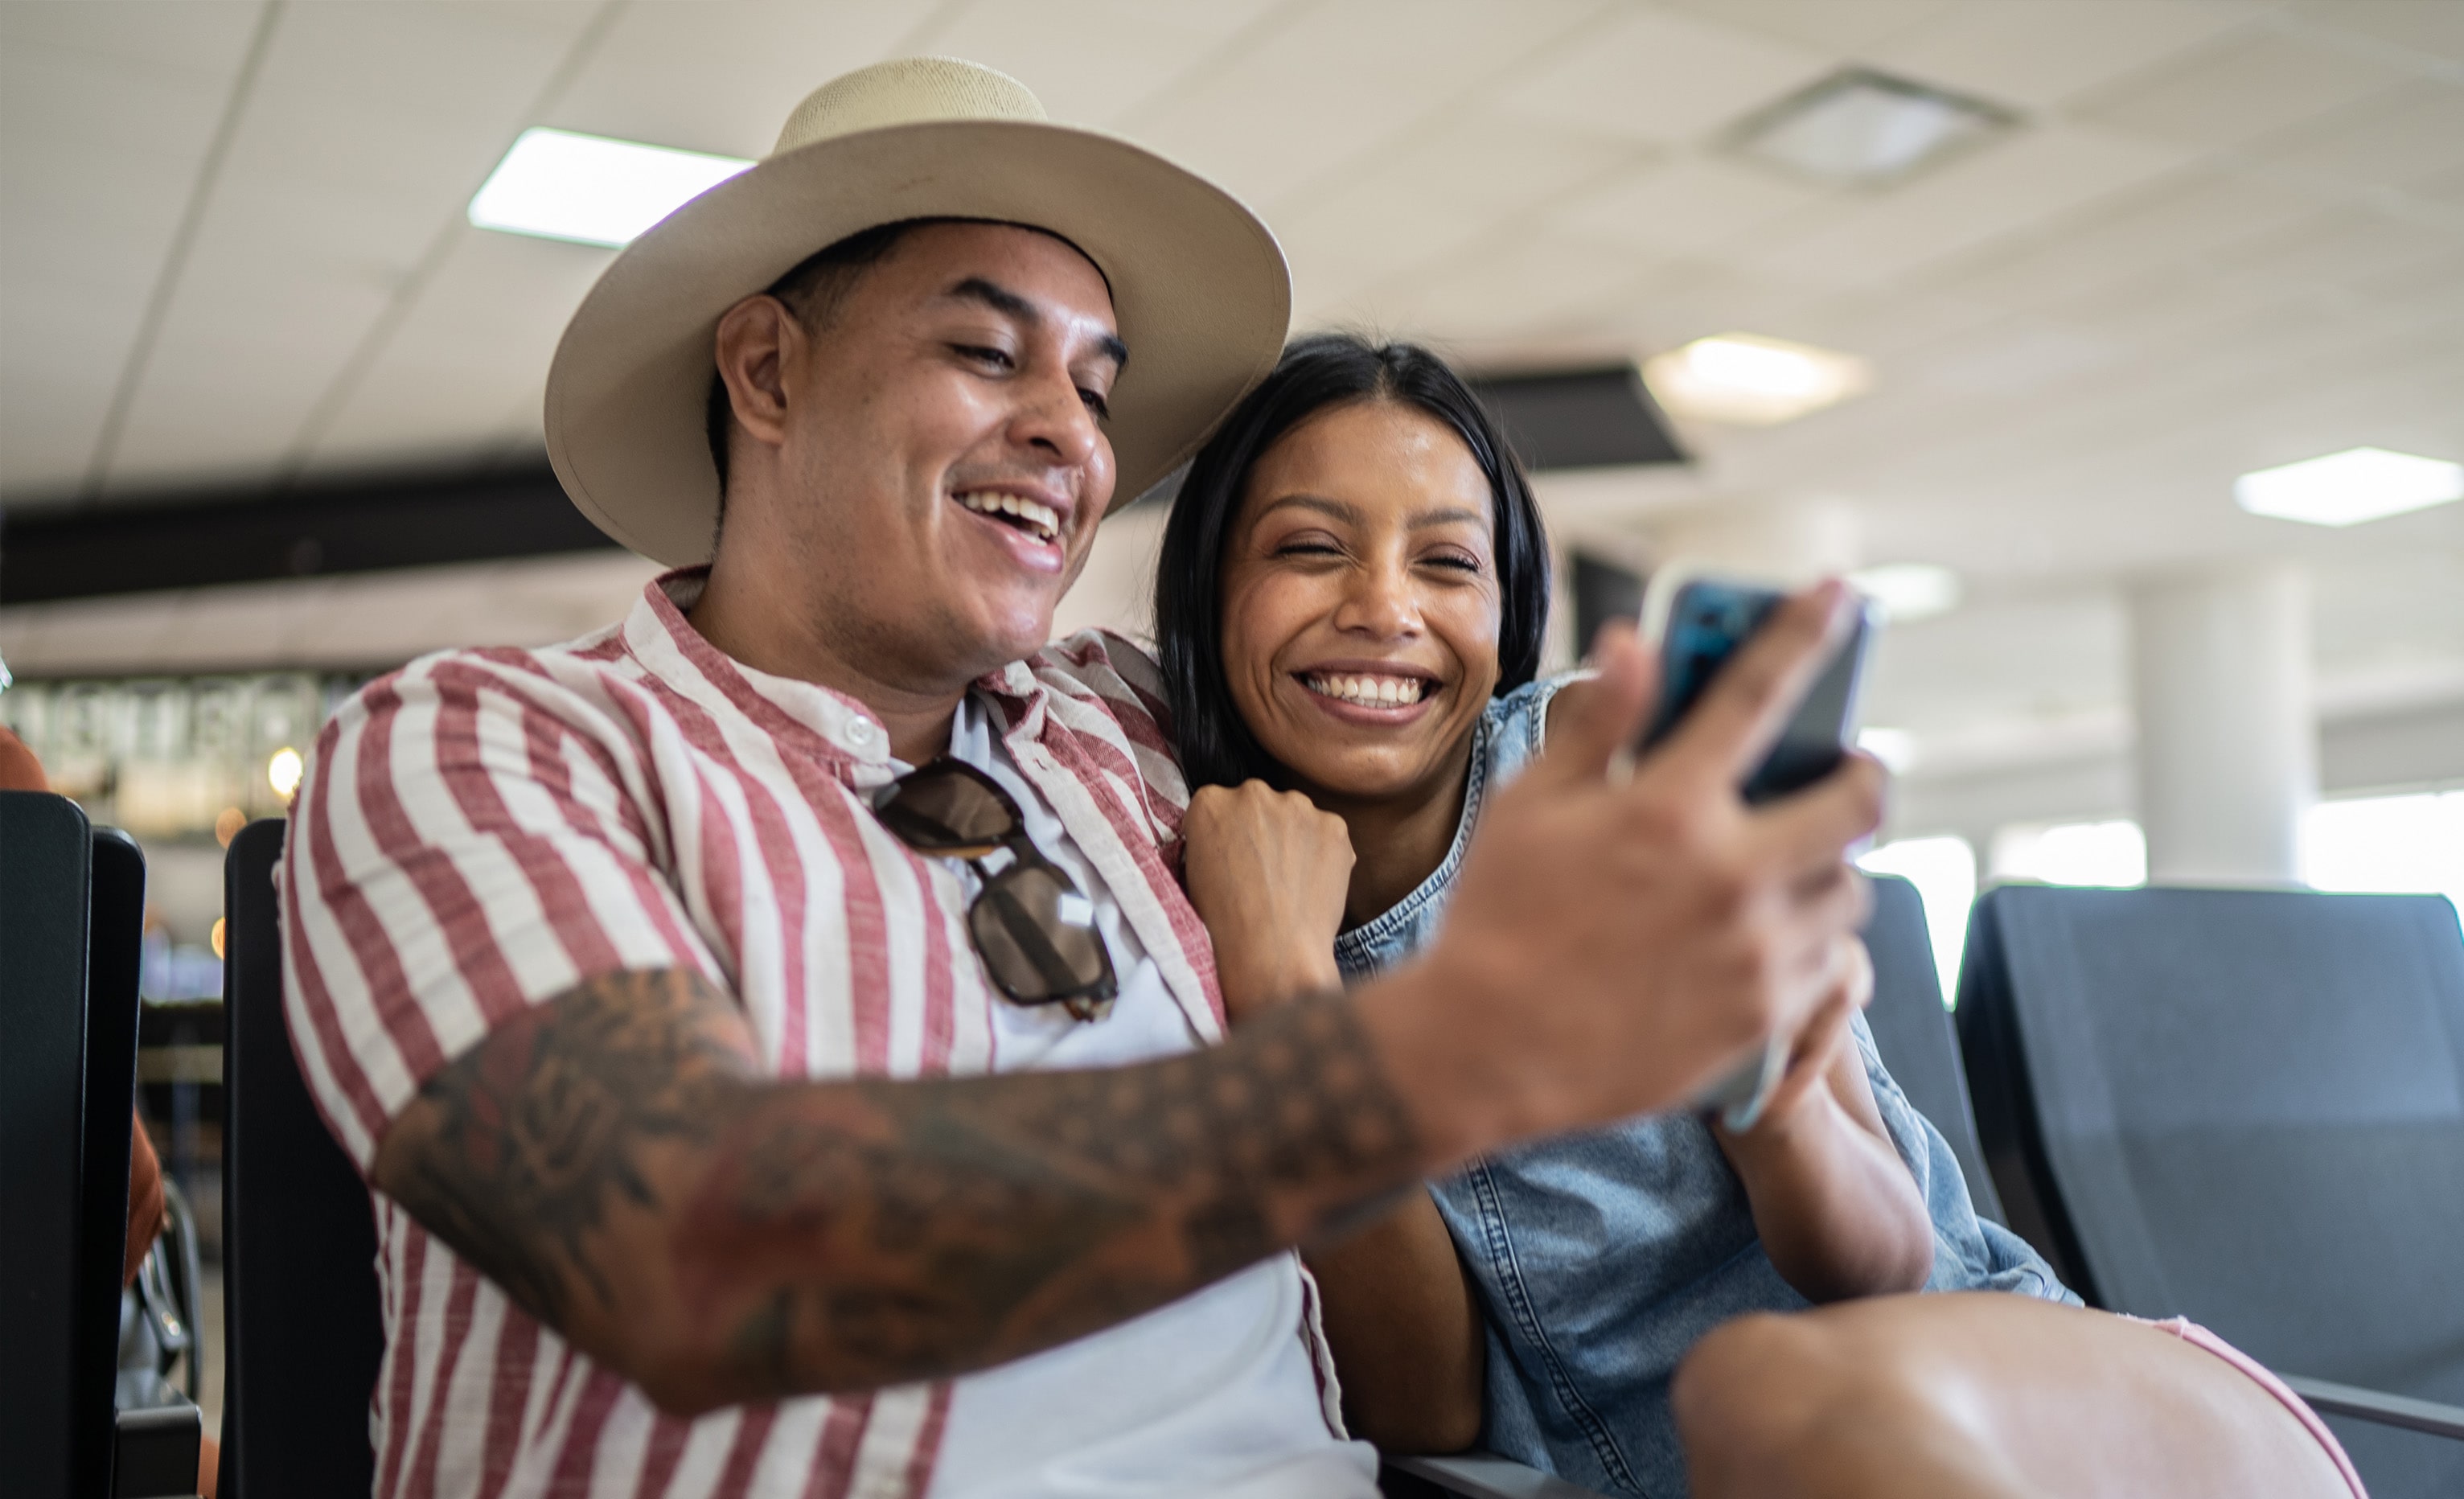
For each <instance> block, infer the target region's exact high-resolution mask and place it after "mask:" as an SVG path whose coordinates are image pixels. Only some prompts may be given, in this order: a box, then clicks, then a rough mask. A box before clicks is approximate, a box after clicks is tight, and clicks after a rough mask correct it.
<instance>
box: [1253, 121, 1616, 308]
mask: <svg viewBox="0 0 2464 1499" xmlns="http://www.w3.org/2000/svg"><path fill="white" fill-rule="evenodd" d="M1639 149H1640V148H1639V147H1636V146H1632V145H1627V144H1621V143H1617V142H1613V141H1608V140H1604V139H1601V138H1599V137H1596V136H1592V135H1588V134H1585V133H1583V132H1579V131H1573V130H1567V129H1563V128H1561V127H1558V126H1555V125H1551V124H1546V123H1543V122H1539V121H1529V120H1524V119H1520V118H1516V117H1511V116H1509V117H1505V118H1495V117H1490V116H1487V115H1485V114H1477V113H1476V114H1474V115H1472V116H1470V117H1469V118H1466V119H1464V120H1462V121H1455V122H1454V123H1451V124H1448V125H1444V126H1441V127H1440V128H1439V129H1437V130H1436V131H1434V132H1432V133H1430V134H1428V135H1427V136H1426V137H1425V138H1423V139H1419V140H1416V141H1414V142H1412V143H1410V144H1408V145H1406V146H1405V147H1403V148H1402V149H1401V150H1399V151H1397V152H1390V153H1387V154H1383V155H1380V156H1377V157H1375V158H1373V159H1371V160H1370V161H1367V162H1364V163H1362V164H1361V165H1359V166H1358V167H1356V168H1354V169H1353V170H1352V171H1349V172H1347V173H1346V174H1345V175H1344V176H1343V177H1341V178H1339V179H1336V180H1334V181H1332V182H1331V183H1326V184H1321V185H1320V186H1319V187H1316V188H1313V189H1312V190H1311V193H1310V201H1309V205H1308V206H1307V207H1305V208H1301V209H1294V210H1290V211H1287V212H1283V213H1279V214H1278V215H1277V216H1276V225H1275V230H1276V233H1277V235H1278V236H1279V237H1280V238H1281V239H1282V240H1283V242H1284V249H1285V253H1286V254H1288V255H1289V256H1290V257H1291V262H1292V276H1293V280H1294V282H1295V296H1296V298H1297V304H1296V305H1297V307H1298V309H1299V315H1298V319H1297V320H1298V321H1301V322H1304V323H1306V322H1308V321H1310V320H1313V318H1315V317H1316V316H1319V315H1321V314H1323V313H1325V312H1328V311H1331V309H1332V308H1334V307H1335V306H1337V305H1339V304H1340V303H1341V302H1342V301H1343V300H1345V299H1346V298H1349V297H1351V296H1352V295H1353V294H1354V293H1356V292H1358V291H1360V290H1361V289H1362V288H1363V287H1365V286H1366V285H1368V284H1369V283H1371V282H1373V281H1375V280H1379V279H1383V278H1386V277H1390V276H1397V275H1400V274H1402V273H1405V272H1408V271H1410V270H1412V269H1413V268H1416V267H1419V266H1424V265H1427V264H1428V263H1430V262H1431V261H1434V260H1438V259H1440V258H1441V257H1443V256H1446V255H1449V254H1455V253H1456V252H1458V251H1460V250H1462V249H1463V247H1464V246H1465V245H1466V244H1468V243H1470V242H1471V241H1472V240H1474V239H1476V238H1478V237H1479V236H1481V235H1483V234H1487V233H1491V232H1493V231H1495V232H1504V233H1508V234H1511V233H1519V232H1523V231H1525V230H1526V229H1528V227H1529V222H1530V219H1531V210H1532V209H1535V208H1536V207H1537V206H1538V205H1540V204H1541V203H1543V202H1545V201H1547V200H1548V199H1550V198H1551V197H1554V196H1555V195H1557V194H1558V193H1560V192H1563V191H1565V190H1566V189H1568V188H1569V187H1573V186H1574V185H1576V184H1579V183H1583V182H1586V181H1589V180H1592V179H1595V178H1597V177H1599V176H1600V175H1601V174H1603V173H1604V172H1608V171H1612V170H1614V169H1616V167H1617V165H1620V164H1621V163H1624V162H1628V161H1631V160H1633V159H1634V158H1635V157H1636V156H1637V155H1638V154H1639Z"/></svg>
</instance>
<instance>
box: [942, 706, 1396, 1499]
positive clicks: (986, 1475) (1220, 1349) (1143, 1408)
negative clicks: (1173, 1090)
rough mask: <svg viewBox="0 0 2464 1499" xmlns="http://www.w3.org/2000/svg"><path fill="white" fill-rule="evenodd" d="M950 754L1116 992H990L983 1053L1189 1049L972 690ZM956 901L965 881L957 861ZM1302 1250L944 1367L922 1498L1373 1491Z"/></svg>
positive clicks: (1039, 1060) (1187, 1033) (1040, 1059)
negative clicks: (1330, 1379) (1069, 904)
mask: <svg viewBox="0 0 2464 1499" xmlns="http://www.w3.org/2000/svg"><path fill="white" fill-rule="evenodd" d="M950 753H951V754H952V755H953V756H955V757H957V759H959V760H962V761H966V762H967V763H968V764H970V765H973V766H975V767H976V768H977V769H979V770H981V771H983V772H985V773H986V774H988V775H990V776H991V777H992V778H993V779H994V780H995V781H997V782H999V783H1001V789H1003V790H1004V791H1007V792H1008V793H1009V795H1010V799H1011V800H1012V801H1014V802H1016V803H1017V804H1018V806H1019V810H1020V811H1021V812H1022V813H1023V814H1024V816H1025V818H1026V828H1027V834H1028V836H1029V837H1030V838H1032V839H1033V840H1034V842H1035V847H1036V849H1038V850H1039V851H1040V852H1042V853H1043V854H1044V856H1045V858H1047V859H1050V860H1051V861H1052V862H1053V863H1055V864H1057V865H1059V866H1060V867H1061V868H1063V869H1064V870H1067V871H1068V873H1069V877H1070V878H1071V879H1073V880H1075V881H1076V882H1077V884H1078V888H1079V890H1081V891H1082V892H1084V893H1086V895H1087V896H1088V898H1089V900H1090V901H1091V902H1092V903H1093V906H1094V911H1095V921H1096V925H1097V927H1098V929H1099V930H1100V931H1101V932H1102V933H1103V935H1104V939H1105V942H1106V944H1107V946H1108V947H1109V948H1110V949H1111V958H1112V968H1113V972H1114V973H1115V975H1117V977H1118V978H1119V981H1120V997H1119V999H1118V1000H1117V1001H1116V1002H1115V1003H1113V1005H1112V1009H1111V1014H1109V1015H1108V1016H1106V1017H1105V1018H1104V1019H1102V1020H1100V1021H1093V1022H1087V1021H1080V1020H1076V1019H1074V1018H1072V1017H1071V1016H1070V1015H1069V1013H1068V1012H1067V1009H1065V1008H1064V1007H1063V1006H1060V1005H1057V1004H1054V1005H1035V1006H1028V1005H1021V1004H1010V1003H997V1004H996V1005H995V1006H994V1008H995V1018H994V1027H995V1029H994V1036H993V1067H994V1069H995V1070H996V1071H1003V1072H1016V1071H1025V1070H1030V1069H1054V1068H1085V1067H1120V1066H1124V1065H1127V1064H1130V1063H1133V1062H1143V1061H1148V1060H1151V1059H1153V1058H1156V1057H1164V1056H1174V1055H1177V1054H1179V1053H1181V1052H1185V1051H1190V1050H1194V1049H1196V1047H1198V1045H1199V1037H1198V1035H1197V1033H1196V1032H1195V1031H1193V1030H1192V1029H1191V1028H1190V1025H1189V1022H1188V1020H1187V1019H1186V1018H1185V1017H1184V1016H1183V1015H1182V1014H1181V1011H1180V1007H1179V1006H1178V1005H1177V1004H1176V1003H1173V999H1172V995H1171V993H1170V991H1168V990H1167V989H1166V988H1165V986H1164V981H1163V975H1162V973H1161V972H1160V970H1158V969H1157V968H1156V966H1155V960H1154V959H1151V958H1149V957H1148V956H1147V951H1146V949H1145V947H1144V946H1142V945H1141V944H1140V943H1139V941H1138V939H1137V937H1136V934H1134V933H1133V932H1132V931H1131V930H1130V927H1129V924H1128V923H1127V922H1125V921H1124V920H1122V918H1121V909H1120V904H1119V902H1117V901H1116V900H1114V899H1113V897H1112V893H1111V890H1110V888H1109V887H1107V886H1106V885H1105V884H1104V882H1103V881H1102V880H1101V879H1099V878H1097V876H1096V873H1095V871H1094V870H1093V868H1092V867H1091V866H1089V863H1088V862H1087V860H1086V858H1085V857H1084V856H1083V855H1081V854H1080V852H1079V850H1078V849H1077V847H1076V845H1074V844H1073V843H1071V842H1070V840H1069V837H1068V834H1067V832H1066V831H1065V830H1064V829H1063V827H1062V826H1061V820H1060V819H1059V818H1058V817H1056V816H1054V815H1053V813H1052V809H1051V808H1050V807H1048V806H1046V805H1045V803H1044V801H1043V799H1042V798H1040V797H1038V796H1037V795H1036V793H1035V788H1034V787H1033V786H1032V785H1031V784H1029V783H1028V782H1027V781H1026V779H1025V778H1024V777H1023V776H1022V775H1020V774H1019V773H1018V770H1017V767H1016V766H1015V765H1013V764H1012V763H1011V762H1010V757H1009V751H1008V749H1007V748H1006V747H1005V746H1003V745H1002V744H1001V740H1000V738H999V737H998V736H997V735H995V734H994V732H993V727H992V724H991V723H990V721H989V720H988V719H987V717H986V715H985V713H984V711H983V709H982V707H981V706H980V705H979V703H978V702H977V701H976V699H975V698H974V697H973V696H972V695H970V696H969V697H968V698H967V699H966V700H965V702H964V703H963V704H961V706H960V707H959V710H958V716H957V723H956V724H955V725H953V727H952V730H951V735H950ZM959 878H960V880H961V882H962V883H963V884H964V885H965V886H966V890H967V894H968V897H969V898H970V899H972V898H973V897H974V895H975V893H976V889H977V886H978V882H977V880H976V877H975V874H974V871H972V870H968V869H965V868H964V867H963V866H961V867H960V874H959ZM1304 1315H1306V1309H1305V1305H1304V1300H1303V1294H1302V1289H1301V1271H1300V1262H1299V1260H1298V1258H1297V1257H1295V1256H1293V1255H1290V1254H1280V1255H1277V1256H1275V1257H1274V1258H1272V1259H1270V1260H1266V1261H1265V1262H1263V1263H1261V1264H1258V1265H1253V1266H1251V1267H1250V1268H1247V1269H1245V1270H1243V1271H1242V1272H1241V1273H1239V1274H1237V1275H1233V1276H1231V1277H1229V1278H1227V1279H1225V1280H1221V1281H1218V1282H1217V1283H1216V1284H1214V1285H1212V1286H1209V1287H1207V1288H1205V1289H1204V1290H1199V1291H1198V1292H1196V1293H1194V1294H1192V1295H1188V1296H1184V1297H1182V1298H1181V1299H1180V1300H1178V1301H1176V1302H1174V1303H1172V1304H1171V1305H1170V1306H1166V1307H1160V1308H1157V1309H1156V1310H1155V1311H1153V1312H1148V1313H1146V1314H1145V1315H1144V1316H1140V1317H1136V1318H1133V1319H1132V1320H1131V1321H1128V1322H1125V1323H1122V1324H1121V1325H1119V1326H1118V1327H1114V1328H1111V1329H1108V1330H1107V1331H1105V1332H1102V1333H1097V1334H1092V1335H1090V1336H1088V1337H1083V1338H1080V1339H1078V1340H1077V1341H1076V1342H1073V1343H1066V1344H1064V1345H1062V1346H1061V1347H1059V1348H1055V1349H1051V1350H1049V1351H1047V1352H1045V1353H1042V1354H1037V1355H1035V1356H1032V1357H1028V1358H1022V1359H1019V1360H1017V1361H1016V1362H1014V1363H1008V1364H1003V1365H1001V1367H1000V1368H997V1369H989V1370H986V1371H984V1372H983V1373H981V1374H976V1375H970V1376H968V1377H966V1378H962V1379H959V1380H957V1383H956V1385H955V1387H954V1389H953V1392H952V1398H951V1402H950V1415H949V1426H948V1428H947V1435H946V1436H945V1437H944V1439H943V1442H942V1446H941V1453H940V1459H939V1461H938V1463H936V1464H935V1469H934V1483H933V1491H934V1493H935V1495H936V1496H940V1495H947V1496H953V1499H956V1496H965V1499H979V1496H983V1499H991V1496H999V1499H1028V1496H1034V1499H1045V1496H1052V1499H1059V1496H1063V1495H1069V1496H1096V1495H1102V1496H1107V1499H1111V1496H1127V1495H1133V1494H1174V1495H1188V1496H1191V1499H1201V1496H1202V1499H1375V1494H1376V1492H1377V1488H1376V1466H1377V1461H1376V1454H1375V1452H1374V1451H1373V1450H1372V1449H1371V1448H1370V1447H1369V1446H1368V1445H1367V1444H1363V1443H1358V1442H1346V1441H1342V1440H1340V1439H1338V1438H1336V1437H1335V1436H1334V1435H1333V1434H1332V1433H1331V1432H1330V1431H1329V1430H1328V1429H1327V1422H1326V1416H1325V1409H1324V1406H1323V1405H1322V1404H1321V1402H1320V1400H1319V1397H1318V1387H1317V1375H1316V1370H1315V1368H1314V1365H1313V1362H1312V1360H1311V1358H1310V1356H1309V1345H1308V1344H1307V1343H1306V1342H1305V1341H1304V1340H1303V1335H1302V1332H1301V1319H1302V1317H1303V1316H1304Z"/></svg>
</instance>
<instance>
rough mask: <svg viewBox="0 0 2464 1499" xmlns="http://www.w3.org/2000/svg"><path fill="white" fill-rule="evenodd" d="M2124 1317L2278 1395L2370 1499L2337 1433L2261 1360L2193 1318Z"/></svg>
mask: <svg viewBox="0 0 2464 1499" xmlns="http://www.w3.org/2000/svg"><path fill="white" fill-rule="evenodd" d="M2122 1315H2123V1321H2126V1322H2136V1323H2138V1324H2139V1325H2140V1326H2142V1327H2152V1328H2155V1329H2157V1330H2159V1331H2161V1332H2166V1333H2170V1334H2173V1335H2174V1336H2175V1337H2178V1338H2180V1339H2181V1340H2182V1341H2183V1342H2185V1343H2189V1345H2191V1346H2192V1347H2194V1348H2204V1349H2206V1350H2207V1351H2208V1352H2209V1353H2211V1354H2213V1355H2215V1356H2217V1357H2218V1358H2221V1359H2223V1360H2224V1361H2225V1362H2227V1363H2229V1364H2231V1365H2233V1367H2234V1368H2236V1369H2238V1370H2240V1371H2241V1372H2242V1373H2244V1374H2246V1375H2248V1376H2250V1377H2251V1378H2253V1379H2255V1380H2256V1381H2257V1382H2258V1387H2259V1388H2260V1389H2262V1390H2265V1391H2266V1392H2267V1393H2268V1394H2270V1395H2273V1396H2275V1397H2276V1400H2277V1403H2278V1404H2280V1405H2282V1406H2283V1407H2284V1408H2285V1409H2286V1410H2289V1411H2291V1412H2292V1413H2293V1419H2294V1420H2296V1421H2298V1422H2301V1424H2302V1426H2303V1427H2304V1428H2306V1429H2307V1430H2308V1431H2309V1433H2310V1435H2311V1436H2313V1437H2316V1438H2317V1439H2318V1441H2319V1445H2320V1446H2321V1447H2322V1448H2324V1449H2325V1451H2326V1453H2327V1458H2328V1461H2330V1462H2332V1463H2334V1464H2335V1465H2336V1471H2337V1472H2339V1473H2342V1474H2343V1475H2344V1485H2345V1487H2346V1488H2350V1489H2352V1491H2353V1499H2370V1496H2369V1490H2368V1489H2366V1488H2363V1487H2362V1475H2361V1474H2359V1473H2356V1472H2354V1471H2353V1460H2352V1459H2351V1458H2348V1457H2346V1456H2345V1455H2344V1447H2343V1444H2342V1443H2340V1442H2338V1441H2337V1440H2336V1434H2335V1433H2334V1432H2332V1431H2329V1430H2328V1429H2327V1423H2326V1422H2323V1421H2321V1420H2320V1419H2319V1413H2318V1412H2317V1411H2314V1410H2312V1409H2311V1408H2310V1402H2309V1401H2307V1400H2303V1399H2302V1398H2301V1397H2300V1396H2299V1395H2296V1394H2294V1393H2293V1390H2292V1388H2291V1387H2290V1386H2289V1385H2287V1384H2286V1383H2285V1382H2284V1381H2283V1380H2281V1379H2279V1378H2277V1377H2276V1376H2274V1375H2273V1374H2270V1373H2268V1371H2267V1368H2266V1366H2265V1365H2263V1364H2261V1363H2260V1362H2259V1361H2258V1360H2257V1359H2255V1358H2253V1357H2251V1356H2250V1355H2248V1354H2245V1353H2243V1352H2242V1351H2241V1350H2240V1349H2238V1348H2235V1347H2234V1346H2233V1344H2231V1343H2228V1342H2226V1341H2225V1340H2224V1339H2223V1338H2221V1337H2218V1336H2216V1334H2213V1333H2211V1332H2209V1331H2208V1330H2207V1329H2206V1328H2203V1327H2201V1326H2199V1324H2197V1323H2196V1322H2193V1321H2191V1320H2190V1319H2189V1317H2167V1318H2166V1319H2165V1320H2164V1321H2162V1322H2158V1321H2153V1320H2150V1319H2149V1318H2146V1317H2134V1316H2131V1315H2130V1314H2129V1313H2127V1312H2124V1313H2123V1314H2122Z"/></svg>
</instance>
